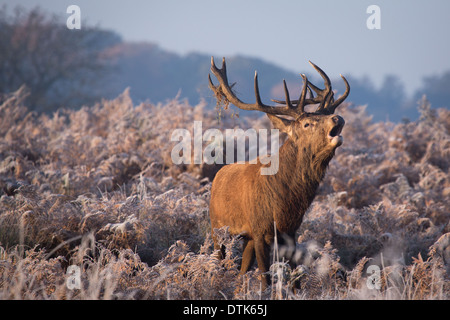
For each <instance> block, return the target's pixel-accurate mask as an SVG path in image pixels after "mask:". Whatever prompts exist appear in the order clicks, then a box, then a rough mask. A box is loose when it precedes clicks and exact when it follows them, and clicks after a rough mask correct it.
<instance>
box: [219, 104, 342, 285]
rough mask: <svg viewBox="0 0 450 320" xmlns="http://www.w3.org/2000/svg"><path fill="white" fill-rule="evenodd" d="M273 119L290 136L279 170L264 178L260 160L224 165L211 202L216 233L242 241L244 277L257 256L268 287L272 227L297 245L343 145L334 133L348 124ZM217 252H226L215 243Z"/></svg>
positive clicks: (334, 119)
mask: <svg viewBox="0 0 450 320" xmlns="http://www.w3.org/2000/svg"><path fill="white" fill-rule="evenodd" d="M269 118H270V119H271V121H272V123H273V124H274V126H275V127H277V128H279V129H280V130H282V131H284V132H286V133H288V135H289V138H288V139H287V140H286V142H285V143H284V144H283V145H282V146H281V148H280V150H279V169H278V172H277V173H276V174H274V175H261V173H260V169H261V167H262V166H264V165H263V164H261V163H260V162H259V161H258V163H257V164H230V165H227V166H224V167H223V168H222V169H221V170H220V171H219V172H218V173H217V175H216V177H215V179H214V181H213V184H212V189H211V202H210V217H211V227H212V230H213V233H214V229H215V228H221V227H223V226H228V227H229V231H230V233H231V234H235V235H241V236H242V237H243V238H244V250H243V256H242V265H241V271H240V274H244V273H245V272H247V270H248V269H249V268H250V267H251V266H252V264H253V261H254V259H255V257H256V260H257V263H258V267H259V269H260V271H261V272H262V273H263V286H264V287H266V286H267V285H268V284H269V279H268V277H267V276H266V275H264V273H265V272H267V271H268V270H269V267H270V258H269V253H270V245H271V244H272V243H273V240H274V237H275V232H274V225H276V230H277V234H280V235H281V234H283V235H286V236H287V237H288V238H289V239H290V240H291V241H293V243H295V232H296V231H297V229H298V228H299V227H300V224H301V223H302V220H303V216H304V214H305V212H306V210H307V209H308V207H309V206H310V204H311V202H312V201H313V200H314V197H315V194H316V190H317V188H318V186H319V183H320V181H321V180H322V179H323V177H324V175H325V171H326V168H327V166H328V163H329V162H330V160H331V159H332V158H333V156H334V153H335V149H336V148H337V147H338V146H339V145H340V143H341V140H339V143H336V140H334V141H333V140H332V139H331V138H330V133H331V132H332V129H333V128H336V127H339V130H338V134H339V133H340V130H341V129H342V127H343V125H344V120H343V119H342V118H341V117H339V116H335V115H323V114H313V113H305V114H304V115H303V116H301V117H300V118H299V119H297V120H295V121H294V120H286V119H281V118H279V117H276V116H272V115H269ZM338 134H337V135H338ZM333 135H334V133H333ZM337 135H336V136H337ZM280 238H281V237H278V239H280ZM215 248H216V249H220V250H223V248H221V247H220V245H219V244H218V243H217V242H216V243H215ZM219 255H223V252H219Z"/></svg>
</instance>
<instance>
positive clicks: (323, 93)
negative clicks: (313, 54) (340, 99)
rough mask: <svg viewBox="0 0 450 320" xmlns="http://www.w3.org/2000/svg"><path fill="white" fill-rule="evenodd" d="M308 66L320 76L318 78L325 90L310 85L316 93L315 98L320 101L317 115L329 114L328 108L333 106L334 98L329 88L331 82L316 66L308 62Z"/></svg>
mask: <svg viewBox="0 0 450 320" xmlns="http://www.w3.org/2000/svg"><path fill="white" fill-rule="evenodd" d="M309 64H310V65H311V66H312V67H313V68H314V69H316V71H317V72H318V73H319V74H320V76H321V77H322V78H323V81H324V84H325V89H323V90H322V89H319V88H318V87H316V86H315V85H314V84H312V83H311V88H312V89H313V90H314V91H315V92H316V93H317V98H319V99H320V104H319V106H318V107H317V109H316V112H317V113H329V111H330V110H329V109H328V108H329V106H330V105H332V104H333V102H334V97H333V90H332V88H331V81H330V78H328V76H327V74H326V73H325V72H324V71H323V70H322V69H321V68H319V67H318V66H317V65H315V64H314V63H313V62H311V61H309Z"/></svg>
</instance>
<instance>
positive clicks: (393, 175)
mask: <svg viewBox="0 0 450 320" xmlns="http://www.w3.org/2000/svg"><path fill="white" fill-rule="evenodd" d="M25 96H26V93H25V90H23V89H21V90H19V91H17V92H15V93H14V94H11V95H8V96H5V97H3V99H2V101H1V102H0V103H1V106H0V196H1V198H0V298H2V299H12V298H17V299H247V298H256V299H259V298H271V299H372V298H373V299H448V298H449V294H450V280H449V275H450V226H449V217H450V201H449V199H450V177H449V174H448V172H449V167H450V136H449V131H450V111H449V110H446V109H437V110H436V109H432V108H431V107H430V105H429V104H428V102H427V101H426V99H423V100H422V101H421V102H420V106H419V111H420V113H421V117H420V119H419V120H418V121H415V122H409V123H399V124H395V123H389V122H378V123H373V122H372V121H371V117H370V116H369V115H368V114H367V113H366V111H365V108H364V107H360V106H359V107H356V106H350V105H345V106H342V107H341V108H340V111H339V114H340V115H342V117H343V118H344V119H345V121H346V125H345V128H344V131H343V136H344V139H345V140H344V144H343V145H342V146H341V147H340V148H339V149H338V150H337V153H336V156H335V157H334V159H333V160H332V161H331V163H330V166H329V168H328V171H327V175H326V178H325V180H324V181H323V183H322V184H321V186H320V189H319V193H318V195H317V197H316V200H315V201H314V202H313V204H312V206H311V208H310V209H309V211H308V212H307V214H306V216H305V219H304V222H303V224H302V226H301V228H300V230H299V233H298V245H297V254H296V255H295V259H296V263H297V265H298V266H297V267H296V268H295V269H291V268H290V267H289V265H288V264H287V263H286V262H285V261H283V260H282V259H280V258H279V257H280V256H281V255H280V254H281V253H280V251H282V250H283V248H276V249H278V250H274V254H273V261H274V264H273V265H272V271H271V273H272V274H271V276H272V281H273V285H272V288H270V289H268V290H267V291H266V292H261V290H260V285H259V284H260V282H259V280H258V276H259V274H258V270H257V269H256V266H255V268H254V269H253V270H252V271H250V272H249V273H248V274H247V275H245V276H244V277H238V276H237V275H238V272H239V271H238V270H239V259H240V255H239V252H240V250H239V248H240V245H241V242H240V241H239V239H237V238H232V237H229V236H228V235H227V230H226V229H220V230H217V232H218V235H219V236H220V237H222V239H223V241H224V243H225V244H226V247H227V256H226V258H225V259H224V260H222V261H219V260H217V259H216V258H215V256H214V254H213V249H212V241H211V230H210V225H209V215H208V205H209V198H210V187H211V182H210V180H209V178H208V177H211V172H213V171H214V167H211V166H208V167H207V166H202V165H174V164H173V163H172V161H171V158H170V152H171V149H172V147H173V145H174V144H175V143H174V142H171V141H170V137H171V133H172V131H173V130H174V129H176V128H187V129H192V127H193V123H194V120H199V121H203V130H206V129H208V128H218V129H225V128H234V127H239V128H242V129H244V130H245V129H247V128H255V129H260V128H270V125H269V121H268V119H267V118H266V117H265V116H264V117H262V118H260V119H257V120H254V119H250V118H242V117H241V118H238V117H231V116H230V115H231V114H232V113H231V112H228V111H224V110H222V111H221V116H220V118H218V113H217V112H216V111H209V110H206V108H204V105H203V104H201V105H198V106H195V107H194V106H190V105H188V104H187V103H186V102H183V101H179V100H173V101H169V102H167V103H165V104H160V105H151V104H146V103H143V104H140V105H136V106H135V105H133V102H132V101H131V99H130V97H129V93H128V91H125V92H124V93H123V94H122V95H120V96H119V97H117V98H116V99H115V100H112V101H107V100H104V101H101V102H99V103H97V104H96V105H94V106H91V107H83V108H81V109H80V110H77V111H75V110H65V109H60V110H59V111H57V112H55V113H53V114H52V115H45V114H41V115H37V114H35V113H33V112H29V111H28V109H27V107H26V106H24V105H23V101H24V98H25ZM70 265H77V266H79V267H81V288H80V289H73V290H72V289H69V288H68V287H67V285H66V278H67V276H66V271H67V268H68V266H70ZM370 265H377V266H379V268H380V279H379V280H380V281H379V285H380V289H370V285H368V284H367V283H368V280H370V279H369V277H370V276H371V274H370V273H367V269H368V268H369V266H370ZM294 283H297V284H298V288H297V289H293V286H294Z"/></svg>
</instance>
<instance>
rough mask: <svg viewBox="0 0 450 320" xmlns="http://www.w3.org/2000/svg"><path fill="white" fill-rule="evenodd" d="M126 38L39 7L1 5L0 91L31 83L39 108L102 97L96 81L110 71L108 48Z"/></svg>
mask: <svg viewBox="0 0 450 320" xmlns="http://www.w3.org/2000/svg"><path fill="white" fill-rule="evenodd" d="M119 41H120V38H119V37H118V36H117V35H116V34H114V33H112V32H110V31H102V30H99V29H98V28H93V27H86V26H84V25H83V28H82V29H81V30H69V29H67V27H66V24H65V21H64V20H62V19H61V17H59V18H58V17H56V16H54V15H53V16H51V15H49V14H46V13H44V12H42V11H41V10H40V9H39V8H35V9H32V10H30V11H25V10H23V9H21V8H20V7H16V8H15V9H14V10H13V12H12V13H9V12H8V9H7V7H6V6H3V7H2V8H1V9H0V48H2V49H1V50H0V92H1V93H6V92H12V91H15V90H17V89H18V88H19V87H20V86H22V85H25V86H26V87H27V88H28V90H29V91H30V96H29V98H28V101H27V104H28V105H29V107H30V108H31V109H33V110H36V111H42V112H49V111H52V110H55V109H56V108H58V107H61V106H65V107H75V106H79V105H80V104H83V103H89V102H91V101H92V100H93V99H96V98H98V97H97V96H96V93H95V92H93V90H92V88H93V84H95V83H96V81H100V80H101V78H102V76H103V75H104V74H105V73H106V72H108V71H109V70H110V68H109V66H108V62H107V60H106V59H105V58H104V57H103V56H102V51H103V50H104V49H105V48H106V47H108V46H110V45H113V44H116V43H117V42H119Z"/></svg>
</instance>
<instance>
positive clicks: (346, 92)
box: [328, 74, 350, 113]
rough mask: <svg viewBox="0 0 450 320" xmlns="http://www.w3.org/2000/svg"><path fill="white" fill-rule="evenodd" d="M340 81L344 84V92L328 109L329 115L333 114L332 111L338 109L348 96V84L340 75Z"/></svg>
mask: <svg viewBox="0 0 450 320" xmlns="http://www.w3.org/2000/svg"><path fill="white" fill-rule="evenodd" d="M340 76H341V78H342V80H344V83H345V92H344V94H343V95H342V96H340V97H339V98H338V99H337V100H336V101H335V102H334V103H333V104H332V105H331V106H330V107H329V108H328V109H329V110H330V112H331V113H334V110H336V108H337V107H339V105H340V104H341V103H342V102H344V100H345V99H346V98H347V97H348V95H349V94H350V85H349V84H348V81H347V79H345V77H344V76H343V75H342V74H340Z"/></svg>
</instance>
